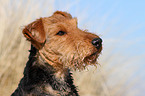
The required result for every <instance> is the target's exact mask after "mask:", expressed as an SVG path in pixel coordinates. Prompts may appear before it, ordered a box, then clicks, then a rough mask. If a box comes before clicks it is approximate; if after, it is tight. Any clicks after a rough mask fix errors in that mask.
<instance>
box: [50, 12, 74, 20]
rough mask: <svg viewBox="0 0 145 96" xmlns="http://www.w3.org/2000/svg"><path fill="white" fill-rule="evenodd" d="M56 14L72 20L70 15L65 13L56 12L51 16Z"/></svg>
mask: <svg viewBox="0 0 145 96" xmlns="http://www.w3.org/2000/svg"><path fill="white" fill-rule="evenodd" d="M56 14H57V15H62V16H64V17H66V18H68V19H72V16H71V14H69V13H67V12H62V11H56V12H54V14H53V15H56Z"/></svg>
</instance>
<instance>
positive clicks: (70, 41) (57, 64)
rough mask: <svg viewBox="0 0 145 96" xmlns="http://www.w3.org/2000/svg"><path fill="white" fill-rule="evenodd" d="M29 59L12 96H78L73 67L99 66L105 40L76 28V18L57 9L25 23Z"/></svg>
mask: <svg viewBox="0 0 145 96" xmlns="http://www.w3.org/2000/svg"><path fill="white" fill-rule="evenodd" d="M22 33H23V35H24V36H25V37H26V39H27V40H28V41H29V42H31V49H30V55H29V60H28V62H27V64H26V67H25V69H24V76H23V78H22V79H21V81H20V83H19V85H18V88H17V89H16V90H15V91H14V93H12V95H11V96H79V94H78V91H77V88H76V86H75V85H74V84H73V78H72V73H71V71H70V70H83V69H85V68H86V66H88V65H96V64H97V58H98V56H99V55H100V53H101V50H102V39H101V38H100V37H99V36H98V35H95V34H93V33H89V32H87V31H86V30H81V29H79V28H78V27H77V18H73V17H72V16H71V15H70V14H69V13H67V12H62V11H56V12H54V14H53V15H52V16H50V17H43V18H40V19H37V20H36V21H34V22H32V23H30V24H29V25H27V26H25V28H24V29H23V31H22Z"/></svg>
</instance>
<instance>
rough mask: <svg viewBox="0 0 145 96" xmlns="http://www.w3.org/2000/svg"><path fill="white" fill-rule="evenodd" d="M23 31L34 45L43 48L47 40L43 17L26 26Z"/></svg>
mask: <svg viewBox="0 0 145 96" xmlns="http://www.w3.org/2000/svg"><path fill="white" fill-rule="evenodd" d="M22 32H23V34H24V36H25V37H26V38H27V40H29V41H30V42H31V43H32V45H33V46H34V47H36V48H37V49H41V48H42V46H43V45H44V43H45V40H46V37H45V31H44V27H43V23H42V18H40V19H38V20H36V21H34V22H32V23H31V24H29V25H28V26H26V27H25V28H24V29H23V31H22Z"/></svg>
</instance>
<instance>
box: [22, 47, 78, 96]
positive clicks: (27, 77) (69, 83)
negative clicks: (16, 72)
mask: <svg viewBox="0 0 145 96" xmlns="http://www.w3.org/2000/svg"><path fill="white" fill-rule="evenodd" d="M38 55H39V54H38V50H37V49H36V48H35V47H33V46H32V45H31V50H30V55H29V60H28V62H27V64H26V67H25V70H24V77H23V79H22V80H21V82H20V83H21V84H22V85H23V86H24V90H26V92H32V90H35V91H39V93H46V94H47V93H52V94H54V95H57V94H62V95H64V94H67V95H68V94H70V95H71V94H75V95H74V96H78V93H77V90H76V87H75V86H74V85H73V79H72V76H71V72H70V70H69V69H65V73H63V74H62V73H60V72H59V71H56V70H55V69H54V68H53V66H51V65H49V64H48V63H46V62H42V61H41V62H40V60H38Z"/></svg>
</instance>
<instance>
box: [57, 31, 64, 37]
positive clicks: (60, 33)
mask: <svg viewBox="0 0 145 96" xmlns="http://www.w3.org/2000/svg"><path fill="white" fill-rule="evenodd" d="M64 34H66V32H64V31H59V32H58V33H57V34H56V35H59V36H62V35H64Z"/></svg>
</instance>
